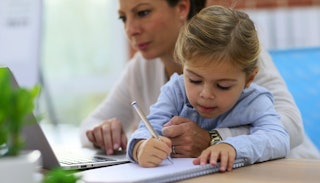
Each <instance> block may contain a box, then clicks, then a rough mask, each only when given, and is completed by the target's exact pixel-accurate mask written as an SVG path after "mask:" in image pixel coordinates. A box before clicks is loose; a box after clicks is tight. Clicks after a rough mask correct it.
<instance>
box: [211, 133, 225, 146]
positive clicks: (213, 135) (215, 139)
mask: <svg viewBox="0 0 320 183" xmlns="http://www.w3.org/2000/svg"><path fill="white" fill-rule="evenodd" d="M209 134H210V136H211V141H210V145H215V144H217V143H218V142H220V141H221V140H222V139H221V137H220V135H219V133H218V132H217V131H216V130H212V131H210V132H209Z"/></svg>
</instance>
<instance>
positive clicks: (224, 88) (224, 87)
mask: <svg viewBox="0 0 320 183" xmlns="http://www.w3.org/2000/svg"><path fill="white" fill-rule="evenodd" d="M217 87H218V88H220V89H221V90H229V89H230V88H231V86H221V85H219V84H217Z"/></svg>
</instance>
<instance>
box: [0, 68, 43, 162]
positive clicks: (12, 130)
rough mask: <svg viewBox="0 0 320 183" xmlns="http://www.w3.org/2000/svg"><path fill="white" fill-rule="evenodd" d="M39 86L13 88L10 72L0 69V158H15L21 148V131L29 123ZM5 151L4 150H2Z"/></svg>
mask: <svg viewBox="0 0 320 183" xmlns="http://www.w3.org/2000/svg"><path fill="white" fill-rule="evenodd" d="M39 91H40V87H39V86H37V85H36V86H34V87H33V88H31V89H27V88H23V87H15V86H13V84H12V78H11V77H10V71H9V70H8V69H7V68H0V148H1V149H2V151H1V154H0V155H2V156H16V155H18V154H19V153H20V151H21V149H22V147H23V139H22V137H21V130H22V127H23V125H25V124H26V123H28V122H29V120H28V116H29V115H30V114H31V113H32V112H33V109H34V100H35V98H36V96H37V95H38V93H39ZM3 149H5V150H3Z"/></svg>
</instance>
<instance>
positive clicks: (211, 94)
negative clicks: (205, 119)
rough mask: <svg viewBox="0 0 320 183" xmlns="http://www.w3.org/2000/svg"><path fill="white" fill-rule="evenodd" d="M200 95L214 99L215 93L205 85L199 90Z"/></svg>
mask: <svg viewBox="0 0 320 183" xmlns="http://www.w3.org/2000/svg"><path fill="white" fill-rule="evenodd" d="M200 97H202V98H205V99H214V98H215V95H214V92H213V89H212V87H210V86H206V85H205V86H204V87H203V89H202V90H201V92H200Z"/></svg>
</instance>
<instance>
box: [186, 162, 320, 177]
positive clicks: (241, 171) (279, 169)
mask: <svg viewBox="0 0 320 183" xmlns="http://www.w3.org/2000/svg"><path fill="white" fill-rule="evenodd" d="M181 182H197V183H200V182H201V183H202V182H217V183H229V182H236V183H251V182H252V183H264V182H265V183H274V182H281V183H286V182H288V183H320V159H319V160H318V159H317V160H308V159H279V160H273V161H268V162H264V163H259V164H254V165H250V166H246V167H241V168H238V169H234V170H232V171H231V172H226V173H215V174H210V175H206V176H201V177H196V178H192V179H187V180H184V181H181Z"/></svg>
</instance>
